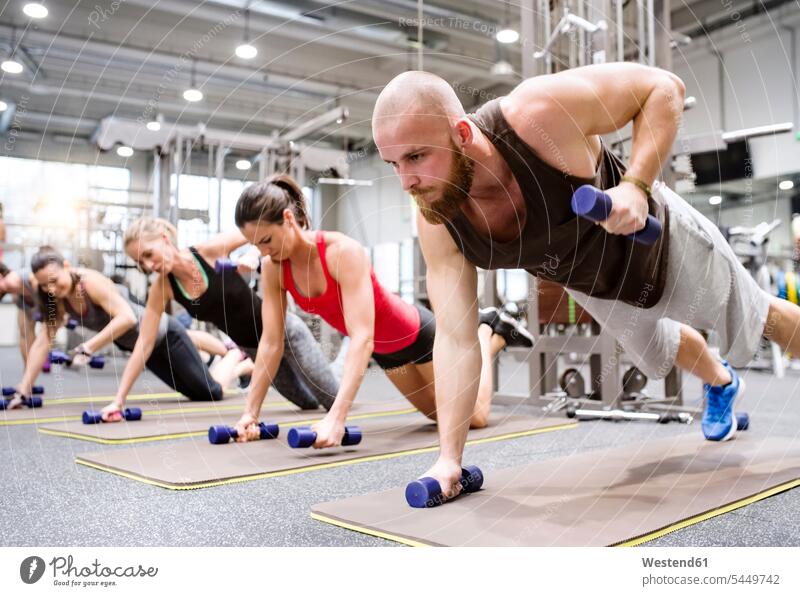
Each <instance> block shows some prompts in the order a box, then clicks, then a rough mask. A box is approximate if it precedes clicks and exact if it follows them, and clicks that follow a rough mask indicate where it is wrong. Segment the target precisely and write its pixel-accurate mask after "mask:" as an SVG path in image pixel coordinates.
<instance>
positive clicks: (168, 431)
mask: <svg viewBox="0 0 800 596" xmlns="http://www.w3.org/2000/svg"><path fill="white" fill-rule="evenodd" d="M243 411H244V400H243V399H239V400H236V403H235V405H233V406H232V407H229V408H222V407H220V406H217V407H215V408H213V409H212V408H209V410H200V411H192V410H188V409H186V408H183V409H182V410H180V411H177V412H171V411H169V410H162V411H157V410H156V411H152V412H151V411H143V416H142V419H141V420H137V421H133V422H127V421H124V420H123V421H120V422H114V423H102V424H84V423H83V421H82V420H69V421H63V422H58V423H55V424H49V425H47V426H40V427H39V432H41V433H44V434H47V435H56V436H60V437H68V438H71V439H81V440H84V441H93V442H95V443H103V444H120V443H142V442H147V441H162V440H165V439H177V438H182V437H195V436H201V435H206V434H207V433H208V427H209V426H212V425H216V424H225V425H228V426H233V425H234V424H236V421H237V420H239V417H240V416H241V414H242V412H243ZM415 411H416V410H415V409H414V408H413V407H411V405H410V404H409V403H408V402H407V401H406V400H404V399H402V400H392V401H386V402H362V403H356V404H354V405H353V409H352V418H364V417H368V416H386V415H390V414H409V413H412V412H415ZM261 413H262V415H261V420H262V421H264V422H276V423H280V424H283V423H288V422H292V423H295V424H298V423H301V422H310V421H316V420H319V419H321V418H322V417H323V416H324V415H325V410H324V409H322V408H318V409H316V410H301V409H299V408H298V407H296V406H294V405H293V404H291V403H289V402H287V401H286V400H284V399H280V401H279V402H274V401H269V402H267V403H265V404H264V405H263V406H262V411H261Z"/></svg>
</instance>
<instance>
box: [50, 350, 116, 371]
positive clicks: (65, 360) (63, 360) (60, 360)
mask: <svg viewBox="0 0 800 596" xmlns="http://www.w3.org/2000/svg"><path fill="white" fill-rule="evenodd" d="M72 358H73V357H72V356H70V355H69V354H67V353H66V352H61V351H59V350H53V351H52V352H50V362H52V363H53V364H66V365H67V366H72ZM105 365H106V359H105V358H103V357H102V356H92V357H91V358H90V359H89V366H90V367H91V368H103V367H105Z"/></svg>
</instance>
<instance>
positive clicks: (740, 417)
mask: <svg viewBox="0 0 800 596" xmlns="http://www.w3.org/2000/svg"><path fill="white" fill-rule="evenodd" d="M748 428H750V415H749V414H748V413H747V412H736V430H747V429H748Z"/></svg>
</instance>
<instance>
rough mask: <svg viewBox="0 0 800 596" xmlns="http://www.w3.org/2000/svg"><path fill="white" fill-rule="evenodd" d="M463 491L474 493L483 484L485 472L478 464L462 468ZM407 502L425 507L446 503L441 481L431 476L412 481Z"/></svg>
mask: <svg viewBox="0 0 800 596" xmlns="http://www.w3.org/2000/svg"><path fill="white" fill-rule="evenodd" d="M459 484H461V493H460V494H466V493H474V492H475V491H478V490H480V488H481V487H482V486H483V472H481V470H480V468H478V466H465V467H463V468H461V480H459ZM406 502H407V503H408V504H409V505H411V506H412V507H416V508H419V509H424V508H427V507H436V506H437V505H441V504H442V503H444V497H443V496H442V487H441V486H440V485H439V481H438V480H435V479H433V478H430V477H429V476H425V477H424V478H420V479H418V480H415V481H414V482H410V483H409V484H408V486H406Z"/></svg>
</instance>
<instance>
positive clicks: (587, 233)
mask: <svg viewBox="0 0 800 596" xmlns="http://www.w3.org/2000/svg"><path fill="white" fill-rule="evenodd" d="M500 99H502V98H498V99H494V100H492V101H489V102H487V103H486V104H484V105H483V106H482V107H481V108H480V109H479V110H478V111H477V112H476V113H475V114H471V115H470V116H469V117H470V119H471V120H472V121H473V122H474V123H475V125H476V126H477V127H478V128H479V129H480V130H481V131H482V132H483V133H484V134H485V135H486V136H487V138H488V139H489V140H490V141H491V142H492V144H493V145H494V146H495V148H496V149H497V150H498V151H499V152H500V154H501V155H502V156H503V158H504V159H505V161H506V163H507V164H508V167H509V168H510V169H511V172H512V173H513V175H514V178H515V179H516V181H517V184H519V188H520V190H521V192H522V196H523V199H524V201H525V209H526V215H525V223H524V224H521V228H520V234H519V236H518V237H517V238H516V239H515V240H511V241H509V242H495V241H493V240H491V239H489V238H486V237H484V236H483V235H481V234H480V233H479V232H477V231H476V230H475V229H474V228H473V226H472V224H470V222H469V220H468V219H467V218H466V216H465V215H464V214H463V212H459V213H458V215H456V216H455V217H454V218H453V219H452V220H451V221H449V222H446V223H445V226H446V227H447V230H448V232H449V233H450V235H451V236H452V238H453V240H454V242H455V243H456V246H457V247H458V249H459V250H460V251H461V252H462V253H463V254H464V256H465V257H466V258H467V260H468V261H470V262H471V263H472V264H474V265H475V266H477V267H480V268H482V269H526V270H527V271H528V272H529V273H531V274H532V275H536V276H539V277H543V278H545V279H549V280H551V281H554V282H556V283H559V284H561V285H563V286H565V287H567V288H571V289H574V290H577V291H579V292H583V293H584V294H588V295H589V296H595V297H597V298H603V299H611V300H622V301H623V302H626V303H628V304H632V305H635V306H640V307H643V308H649V307H651V306H653V305H655V304H656V303H657V302H658V300H659V299H660V298H661V294H662V293H663V290H664V278H665V274H666V269H667V268H666V262H667V247H668V239H667V236H668V233H669V225H668V217H669V214H668V211H667V207H666V205H664V203H663V201H661V200H660V199H655V198H652V199H650V200H649V201H648V203H649V205H648V207H649V212H650V214H651V215H654V216H655V217H657V218H658V219H659V220H660V221H661V224H662V230H663V231H662V234H661V238H660V239H659V240H658V241H657V242H656V243H655V244H653V245H651V246H646V245H644V244H637V243H634V242H633V241H631V240H629V239H628V238H626V237H625V236H619V235H613V234H609V233H607V232H606V231H605V229H604V228H603V227H601V226H599V225H596V224H594V223H592V222H591V221H588V220H586V219H583V218H579V217H576V216H575V214H574V213H573V212H572V208H571V198H572V194H573V193H574V192H575V190H576V189H577V188H578V187H580V186H582V185H583V184H592V185H594V186H596V187H597V188H601V189H606V188H611V187H613V186H616V185H617V184H618V183H619V180H620V178H621V176H622V175H623V174H624V172H625V169H626V168H625V165H624V164H623V163H622V161H621V160H620V159H619V158H617V157H616V156H615V155H614V154H612V153H611V152H610V151H609V150H608V149H607V148H606V146H605V145H603V146H602V152H601V156H600V160H599V164H598V170H597V173H596V175H595V177H594V178H580V177H577V176H572V175H570V174H566V173H564V172H562V171H560V170H559V169H557V168H554V167H553V166H551V165H549V164H547V163H545V162H544V161H543V160H542V159H541V158H540V157H539V156H538V155H537V154H536V153H535V152H534V151H533V149H531V148H530V146H529V145H528V144H526V143H525V142H524V141H523V140H522V139H521V138H520V137H519V136H518V135H517V133H516V132H514V130H513V129H512V128H511V126H510V125H509V124H508V122H507V121H506V119H505V117H504V116H503V113H502V111H501V110H500Z"/></svg>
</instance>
